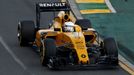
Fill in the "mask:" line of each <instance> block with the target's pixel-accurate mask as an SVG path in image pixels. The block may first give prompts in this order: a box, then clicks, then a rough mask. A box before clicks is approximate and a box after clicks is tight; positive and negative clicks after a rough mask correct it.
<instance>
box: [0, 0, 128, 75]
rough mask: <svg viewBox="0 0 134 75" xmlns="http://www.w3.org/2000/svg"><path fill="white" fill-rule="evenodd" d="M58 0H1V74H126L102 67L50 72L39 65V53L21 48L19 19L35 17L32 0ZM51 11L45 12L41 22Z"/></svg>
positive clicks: (32, 18) (125, 73) (47, 17)
mask: <svg viewBox="0 0 134 75" xmlns="http://www.w3.org/2000/svg"><path fill="white" fill-rule="evenodd" d="M40 1H45V2H48V1H51V2H52V1H57V0H1V1H0V75H74V74H75V75H129V74H128V73H127V72H126V71H124V70H123V69H121V68H120V67H119V68H117V69H102V70H100V69H99V70H96V69H95V70H92V69H91V70H82V71H81V70H67V71H65V70H62V71H52V70H49V69H48V68H46V67H42V65H41V64H40V58H39V54H38V53H37V52H35V51H34V50H33V49H32V48H29V47H20V46H19V45H18V40H17V23H18V21H19V20H25V19H26V20H35V3H36V2H40ZM51 18H52V14H49V13H47V15H46V19H44V21H45V22H46V24H49V22H51V21H48V19H51Z"/></svg>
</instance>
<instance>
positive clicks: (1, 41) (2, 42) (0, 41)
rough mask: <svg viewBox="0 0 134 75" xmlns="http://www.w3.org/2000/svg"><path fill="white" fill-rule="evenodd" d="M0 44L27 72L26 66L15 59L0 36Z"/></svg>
mask: <svg viewBox="0 0 134 75" xmlns="http://www.w3.org/2000/svg"><path fill="white" fill-rule="evenodd" d="M0 43H1V44H2V45H3V46H4V48H5V50H6V51H7V52H8V53H9V54H10V55H11V56H12V57H13V59H14V60H15V61H16V62H17V63H18V64H19V65H20V66H21V67H22V68H23V69H24V70H27V68H26V66H25V65H24V64H23V63H22V62H21V60H19V58H17V56H16V55H15V54H14V53H13V52H12V50H11V49H10V48H9V46H8V45H7V44H6V43H5V41H4V40H3V38H2V37H1V36H0Z"/></svg>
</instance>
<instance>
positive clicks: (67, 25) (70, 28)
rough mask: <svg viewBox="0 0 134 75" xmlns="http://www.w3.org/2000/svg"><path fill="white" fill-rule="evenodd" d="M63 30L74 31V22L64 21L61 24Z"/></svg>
mask: <svg viewBox="0 0 134 75" xmlns="http://www.w3.org/2000/svg"><path fill="white" fill-rule="evenodd" d="M63 30H64V31H65V32H73V31H74V23H73V22H65V23H64V25H63Z"/></svg>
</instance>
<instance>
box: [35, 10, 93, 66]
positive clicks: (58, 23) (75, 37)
mask: <svg viewBox="0 0 134 75" xmlns="http://www.w3.org/2000/svg"><path fill="white" fill-rule="evenodd" d="M65 15H66V17H68V18H66V19H65V18H64V17H65ZM66 21H71V18H70V17H69V15H67V14H65V13H63V12H60V13H59V14H58V17H55V18H54V22H53V25H52V27H51V28H50V29H41V30H38V31H37V32H36V40H35V44H36V45H37V46H38V47H40V46H41V41H40V40H41V37H43V38H44V39H45V38H52V39H55V42H56V45H57V46H62V45H65V47H68V48H70V49H72V51H75V52H76V53H77V57H78V63H79V64H80V63H82V64H89V63H90V59H89V57H88V52H87V47H86V43H87V42H90V43H93V42H94V41H95V39H96V35H95V34H94V32H93V31H82V29H81V27H80V26H78V25H75V26H74V28H75V32H63V31H62V25H63V24H64V22H66ZM54 28H59V31H54ZM42 33H44V36H42V35H41V34H42ZM88 35H89V36H93V38H92V39H90V38H89V39H90V40H89V41H85V36H88Z"/></svg>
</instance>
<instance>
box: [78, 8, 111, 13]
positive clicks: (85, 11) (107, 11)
mask: <svg viewBox="0 0 134 75" xmlns="http://www.w3.org/2000/svg"><path fill="white" fill-rule="evenodd" d="M80 12H81V14H95V13H111V10H109V9H90V10H80Z"/></svg>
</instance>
